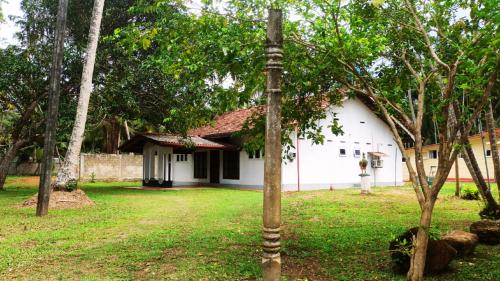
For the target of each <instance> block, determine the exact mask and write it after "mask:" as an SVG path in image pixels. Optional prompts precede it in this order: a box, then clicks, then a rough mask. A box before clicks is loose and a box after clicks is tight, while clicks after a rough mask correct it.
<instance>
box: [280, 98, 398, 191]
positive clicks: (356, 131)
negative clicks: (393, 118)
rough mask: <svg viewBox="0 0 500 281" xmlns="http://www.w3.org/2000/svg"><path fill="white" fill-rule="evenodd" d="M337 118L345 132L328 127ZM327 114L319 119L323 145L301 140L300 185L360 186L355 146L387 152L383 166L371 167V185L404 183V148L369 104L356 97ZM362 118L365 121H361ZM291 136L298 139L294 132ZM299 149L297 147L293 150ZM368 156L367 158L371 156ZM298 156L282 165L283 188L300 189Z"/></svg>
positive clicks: (309, 186)
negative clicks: (341, 153) (398, 146)
mask: <svg viewBox="0 0 500 281" xmlns="http://www.w3.org/2000/svg"><path fill="white" fill-rule="evenodd" d="M333 113H337V115H336V116H335V118H338V119H339V120H338V122H339V124H340V125H342V130H343V131H344V134H343V135H339V136H335V135H333V134H332V132H331V130H330V128H329V127H328V126H329V125H330V124H331V122H332V120H333V118H334V117H333ZM327 115H328V117H327V118H326V119H325V120H321V121H320V125H321V126H322V132H323V134H324V135H325V142H324V144H323V145H314V144H313V143H312V142H311V141H309V140H307V139H301V140H299V142H300V143H299V148H300V155H299V158H300V160H299V161H300V165H299V166H300V185H301V189H302V190H307V189H326V188H330V186H332V187H333V188H345V187H353V186H359V181H360V180H359V176H358V174H359V173H360V169H359V164H358V162H359V160H361V157H359V158H356V157H354V150H355V149H360V150H361V153H363V152H364V153H366V154H367V152H373V151H380V152H383V153H385V154H387V155H386V156H385V157H382V160H383V161H384V165H383V168H379V169H372V168H371V166H370V165H369V166H368V169H367V172H368V173H369V174H371V179H372V185H373V184H375V180H376V185H378V186H387V185H394V184H395V183H396V185H401V184H402V169H401V161H402V159H401V152H400V151H399V149H398V148H397V146H396V143H395V142H394V140H393V137H392V133H391V131H390V130H389V128H388V126H387V125H386V124H385V123H384V122H383V121H382V120H381V119H379V118H378V117H377V116H376V115H375V114H374V113H373V112H372V111H371V110H370V109H369V108H367V107H366V106H365V105H364V104H363V103H362V102H360V101H359V100H357V99H349V100H345V101H344V104H343V106H342V107H335V108H333V109H328V114H327ZM361 121H363V122H365V123H360V122H361ZM291 137H292V139H293V140H296V137H295V134H292V136H291ZM340 148H344V149H346V156H345V157H341V156H340V151H339V150H340ZM292 152H296V151H292ZM366 156H367V159H368V160H370V158H369V157H368V155H366ZM296 162H297V160H294V161H292V162H289V161H284V163H283V165H282V171H283V172H282V173H283V174H282V183H283V190H297V163H296Z"/></svg>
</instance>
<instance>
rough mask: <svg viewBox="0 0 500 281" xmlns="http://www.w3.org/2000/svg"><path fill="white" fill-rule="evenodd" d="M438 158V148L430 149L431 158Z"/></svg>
mask: <svg viewBox="0 0 500 281" xmlns="http://www.w3.org/2000/svg"><path fill="white" fill-rule="evenodd" d="M437 158H438V152H437V150H430V151H429V159H437Z"/></svg>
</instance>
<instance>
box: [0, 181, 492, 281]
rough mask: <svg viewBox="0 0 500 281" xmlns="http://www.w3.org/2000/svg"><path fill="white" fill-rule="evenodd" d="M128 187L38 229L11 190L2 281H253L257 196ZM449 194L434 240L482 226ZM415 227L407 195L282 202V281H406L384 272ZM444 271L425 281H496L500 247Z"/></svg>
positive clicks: (317, 194) (475, 204) (98, 188)
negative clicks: (394, 241)
mask: <svg viewBox="0 0 500 281" xmlns="http://www.w3.org/2000/svg"><path fill="white" fill-rule="evenodd" d="M125 185H129V186H130V185H133V186H137V185H139V183H93V184H90V183H83V184H82V188H83V189H84V190H85V192H87V194H88V195H89V196H90V197H91V199H92V200H94V201H95V202H96V204H97V205H96V206H94V207H86V208H83V209H73V210H68V209H67V210H50V211H49V215H48V216H47V217H45V218H37V217H35V216H34V209H21V208H18V207H17V205H19V204H20V203H21V202H23V200H25V199H27V198H28V197H30V196H32V195H33V194H34V193H35V192H36V183H35V182H33V181H30V180H26V179H24V178H16V177H12V178H9V179H8V182H7V191H5V192H0V279H2V280H13V279H26V280H28V279H29V280H74V279H77V280H117V279H119V280H132V279H133V280H158V279H160V280H259V279H260V276H261V270H260V257H261V248H260V244H261V230H260V229H261V214H262V193H261V192H257V191H242V190H233V189H215V188H199V189H185V190H160V191H153V190H147V191H146V190H133V189H126V188H121V187H123V186H125ZM494 190H495V191H496V187H495V188H494ZM452 194H453V185H452V184H450V185H447V186H446V187H445V189H444V190H443V192H442V194H441V195H440V199H439V201H438V203H437V206H436V209H435V212H434V219H433V226H434V227H435V230H437V231H438V232H440V233H446V232H447V231H449V230H454V229H460V230H467V229H468V226H469V225H470V223H471V222H473V221H475V220H478V219H479V217H478V215H477V213H478V211H479V209H480V208H481V205H480V203H479V201H464V200H458V199H455V198H453V197H452ZM418 216H419V210H418V207H417V203H416V200H415V195H414V193H413V190H412V189H410V188H408V187H404V188H375V189H374V190H373V194H372V195H369V196H360V195H359V190H354V189H349V190H336V191H314V192H300V193H287V194H283V224H284V226H283V227H284V231H283V234H282V256H283V272H284V275H285V276H286V277H284V280H403V277H402V276H397V275H393V274H392V273H391V271H390V265H389V253H388V252H387V247H388V241H389V240H390V239H391V236H392V235H393V234H398V233H400V232H402V231H403V230H405V229H407V228H409V227H411V226H415V225H416V224H417V222H418ZM451 268H452V269H451V270H450V272H448V273H446V274H444V275H441V276H439V277H432V278H429V280H483V281H484V280H500V247H499V246H484V245H479V246H478V248H477V249H476V253H475V255H474V256H473V257H470V258H467V259H462V260H455V261H453V263H452V264H451Z"/></svg>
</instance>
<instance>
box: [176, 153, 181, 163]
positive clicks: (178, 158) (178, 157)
mask: <svg viewBox="0 0 500 281" xmlns="http://www.w3.org/2000/svg"><path fill="white" fill-rule="evenodd" d="M179 161H181V160H180V155H179V154H177V162H179Z"/></svg>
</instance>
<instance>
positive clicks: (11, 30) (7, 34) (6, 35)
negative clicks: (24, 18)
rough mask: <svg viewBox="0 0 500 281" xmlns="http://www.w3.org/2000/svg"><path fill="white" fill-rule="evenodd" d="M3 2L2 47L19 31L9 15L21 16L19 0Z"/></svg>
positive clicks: (195, 1) (195, 2) (196, 1)
mask: <svg viewBox="0 0 500 281" xmlns="http://www.w3.org/2000/svg"><path fill="white" fill-rule="evenodd" d="M4 1H5V2H0V5H2V11H3V14H4V17H5V21H6V22H5V23H2V24H0V48H4V47H6V46H7V45H9V44H15V43H16V42H17V40H16V38H15V36H14V35H15V33H16V32H17V31H19V28H17V26H16V25H15V24H14V22H13V21H11V20H10V19H9V16H21V15H22V11H21V8H20V5H21V0H4ZM190 2H191V3H190V4H188V7H190V8H191V9H192V10H193V12H194V13H196V12H197V11H198V12H199V9H200V7H201V1H200V0H190ZM217 2H219V3H221V2H224V0H216V1H215V3H217Z"/></svg>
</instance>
